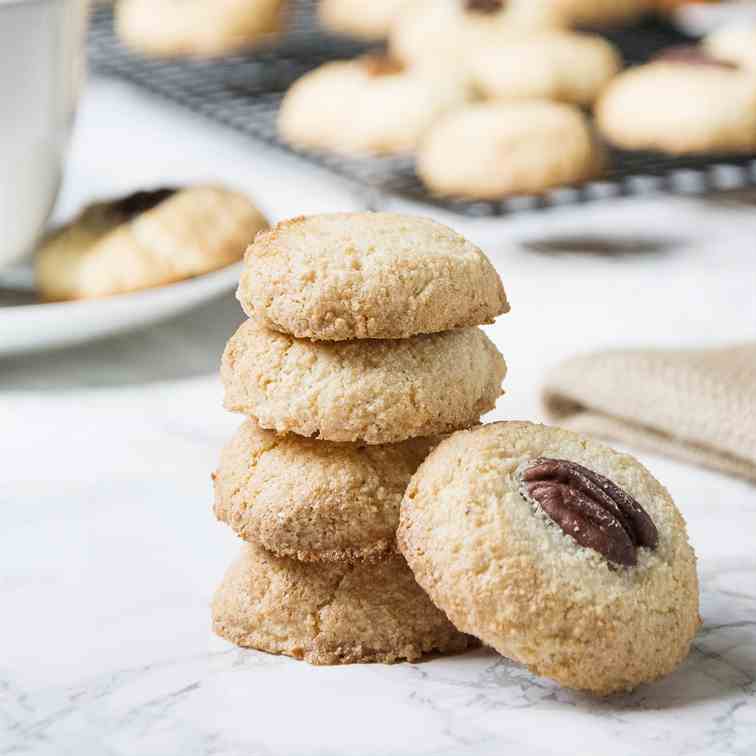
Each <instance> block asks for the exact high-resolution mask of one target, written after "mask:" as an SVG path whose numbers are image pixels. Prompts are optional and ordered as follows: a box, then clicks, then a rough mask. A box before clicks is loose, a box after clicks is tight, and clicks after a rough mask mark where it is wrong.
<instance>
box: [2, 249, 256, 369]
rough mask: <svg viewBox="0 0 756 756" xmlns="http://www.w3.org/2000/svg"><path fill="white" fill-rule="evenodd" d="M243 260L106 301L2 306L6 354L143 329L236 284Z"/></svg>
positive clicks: (3, 342)
mask: <svg viewBox="0 0 756 756" xmlns="http://www.w3.org/2000/svg"><path fill="white" fill-rule="evenodd" d="M240 273H241V263H236V264H234V265H230V266H228V267H227V268H223V269H221V270H218V271H215V272H213V273H207V274H205V275H204V276H198V277H197V278H191V279H189V280H187V281H181V282H179V283H175V284H169V285H168V286H160V287H158V288H155V289H146V290H145V291H138V292H134V293H133V294H120V295H117V296H114V297H108V298H106V299H91V300H83V301H80V302H61V303H51V304H25V305H20V306H18V305H17V306H6V307H0V355H5V354H15V353H19V352H31V351H37V350H40V349H47V348H49V347H59V346H67V345H69V344H77V343H80V342H82V341H89V340H91V339H96V338H100V337H102V336H110V335H112V334H116V333H122V332H124V331H129V330H133V329H136V328H141V327H143V326H146V325H149V324H150V323H154V322H156V321H158V320H163V319H165V318H169V317H171V316H173V315H178V314H179V313H181V312H184V311H186V310H189V309H191V308H192V307H195V306H197V305H199V304H201V303H202V302H205V301H207V300H209V299H213V298H214V297H216V296H218V295H219V294H221V293H223V292H225V291H228V290H230V289H232V288H234V287H235V286H236V284H237V282H238V280H239V274H240Z"/></svg>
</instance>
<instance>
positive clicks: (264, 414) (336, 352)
mask: <svg viewBox="0 0 756 756" xmlns="http://www.w3.org/2000/svg"><path fill="white" fill-rule="evenodd" d="M505 373H506V365H505V363H504V360H503V359H502V357H501V355H500V354H499V352H498V350H497V349H496V347H495V346H494V345H493V344H492V343H491V341H490V340H489V339H488V338H487V337H486V335H485V334H484V333H483V332H482V331H481V330H479V329H478V328H465V329H462V330H458V331H447V332H445V333H438V334H432V335H429V336H414V337H412V338H409V339H394V340H385V341H373V340H366V341H343V342H326V341H305V340H298V339H295V338H293V337H291V336H288V335H286V334H282V333H278V332H276V331H271V330H269V329H266V328H264V327H262V326H260V325H258V324H257V323H255V322H254V321H252V320H248V321H247V322H246V323H244V324H242V326H241V327H240V328H239V330H238V331H237V332H236V333H235V334H234V336H232V338H231V339H230V341H229V342H228V344H227V346H226V350H225V352H224V354H223V361H222V364H221V379H222V381H223V385H224V387H225V407H226V409H228V410H231V411H232V412H242V413H244V414H245V415H250V416H253V417H255V418H257V420H258V421H259V423H260V425H261V426H262V427H263V428H268V429H270V430H276V431H278V432H293V433H298V434H300V435H302V436H309V437H312V438H318V439H322V440H326V441H360V442H365V443H368V444H385V443H394V442H397V441H404V440H406V439H408V438H414V437H416V436H433V435H436V434H439V433H445V432H447V431H449V430H453V429H456V428H463V427H468V426H470V425H471V424H473V423H474V422H476V421H477V419H478V418H479V417H480V416H481V415H482V414H483V413H485V412H488V411H489V410H491V409H493V407H494V405H495V403H496V400H497V399H498V397H499V396H500V395H501V393H502V391H501V381H502V379H503V378H504V375H505Z"/></svg>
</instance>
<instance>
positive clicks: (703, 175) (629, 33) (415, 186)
mask: <svg viewBox="0 0 756 756" xmlns="http://www.w3.org/2000/svg"><path fill="white" fill-rule="evenodd" d="M293 5H294V11H293V13H292V16H291V18H290V31H289V33H287V35H286V36H285V37H284V38H283V39H282V40H280V41H279V42H278V43H276V44H275V45H274V46H273V45H272V46H270V47H267V48H265V49H260V50H256V51H255V52H253V53H250V54H247V55H234V56H229V57H224V58H219V59H214V60H148V59H145V58H142V57H140V56H138V55H135V54H133V53H131V52H129V51H128V50H126V48H124V47H123V45H121V44H120V42H119V41H118V40H117V38H116V36H115V34H114V32H113V16H112V11H111V10H110V9H108V8H101V9H99V10H97V11H95V13H94V14H93V18H92V23H91V27H90V33H89V45H88V47H89V59H90V65H91V66H92V68H93V69H94V70H95V71H96V72H98V73H102V74H106V75H110V76H115V77H118V78H121V79H125V80H128V81H130V82H132V83H134V84H136V85H138V86H140V87H143V88H144V89H147V90H149V91H151V92H153V93H154V94H157V95H159V96H162V97H164V98H166V99H168V100H171V101H172V102H175V103H177V104H179V105H181V106H184V107H186V108H188V109H189V110H191V111H192V112H194V113H198V114H201V115H203V116H206V117H208V118H210V119H212V120H214V121H216V122H218V123H221V124H224V125H225V126H229V127H231V128H232V129H234V130H236V131H239V132H241V133H243V134H246V135H247V136H250V137H253V138H254V139H256V140H258V141H260V142H264V143H265V144H268V145H271V146H273V147H276V148H278V149H281V150H285V151H287V152H290V153H294V154H297V155H301V156H302V157H304V158H306V159H308V160H310V161H312V162H314V163H317V164H318V165H321V166H323V167H325V168H327V169H329V170H330V171H332V172H333V173H335V174H338V175H339V176H341V177H342V178H344V179H347V180H349V181H350V182H353V183H354V184H355V185H356V186H358V187H360V188H361V190H363V191H366V192H370V193H371V194H372V195H373V197H374V201H375V204H376V205H380V198H381V196H386V195H389V196H391V195H393V196H395V197H401V198H403V199H407V200H410V201H413V202H419V203H424V204H429V205H433V206H436V207H439V208H442V209H445V210H449V211H452V212H456V213H459V214H462V215H468V216H474V217H490V216H498V215H505V214H508V213H511V212H514V211H517V210H524V209H535V208H545V207H550V206H554V205H563V204H570V203H575V202H587V201H592V200H597V199H604V198H608V197H617V196H627V195H638V194H645V193H648V192H652V191H656V190H659V189H666V190H672V191H677V192H685V193H703V192H707V191H712V190H718V189H733V188H742V187H746V186H754V185H756V155H753V156H737V157H733V156H716V155H707V156H703V157H702V156H694V157H668V156H663V155H658V154H652V153H640V152H633V153H630V152H623V151H616V150H614V151H612V152H611V155H610V166H611V167H610V169H609V170H608V171H607V172H606V173H605V174H604V175H603V176H602V178H601V179H600V180H598V181H591V182H588V183H585V184H582V185H580V186H574V187H571V186H570V187H560V188H558V189H554V190H551V191H549V192H547V193H545V194H543V195H539V196H517V197H508V198H506V199H501V200H496V201H470V200H461V199H451V198H444V197H438V196H435V195H433V194H430V193H429V192H428V191H427V190H426V189H425V188H424V186H423V185H422V183H421V182H420V181H419V179H418V178H417V176H416V174H415V170H414V162H413V160H412V159H411V158H408V157H386V158H383V157H381V158H346V157H342V156H337V155H333V154H329V153H322V152H310V151H307V152H304V151H300V150H295V149H292V148H291V147H289V146H288V145H286V144H284V143H283V142H281V141H279V139H278V137H277V134H276V114H277V112H278V107H279V105H280V103H281V99H282V97H283V94H284V93H285V91H286V89H287V88H288V87H289V85H290V84H291V83H292V82H294V81H295V80H296V79H297V78H299V77H300V76H301V75H302V74H304V73H306V72H307V71H309V70H310V69H312V68H315V67H316V66H318V65H320V64H321V63H324V62H325V61H327V60H333V59H336V58H350V57H353V56H355V55H358V54H359V53H361V52H364V51H365V49H367V48H366V47H365V46H364V45H361V44H359V43H356V42H352V41H350V40H347V39H345V38H342V37H337V36H334V35H329V34H327V33H325V32H323V31H322V30H321V29H319V28H318V27H317V22H316V20H315V15H314V12H313V5H314V3H313V2H312V0H300V2H299V3H294V4H293ZM606 36H607V37H608V38H609V39H610V40H611V41H612V42H614V44H615V45H617V47H618V48H619V49H620V51H621V52H622V54H623V56H624V58H625V61H626V62H627V63H628V64H635V63H640V62H642V61H644V60H647V59H648V58H649V57H651V56H653V55H654V54H655V53H656V52H658V51H659V50H661V49H663V48H665V47H669V46H671V45H675V44H681V43H683V44H684V43H685V42H688V41H689V40H688V38H686V37H685V36H684V35H683V34H681V33H680V32H678V31H676V30H675V29H674V28H673V27H671V26H668V25H665V24H663V23H660V22H658V21H654V20H648V21H646V22H644V23H642V24H640V25H638V26H636V27H633V28H630V29H623V30H621V31H617V32H613V33H609V34H606Z"/></svg>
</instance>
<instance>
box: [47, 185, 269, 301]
mask: <svg viewBox="0 0 756 756" xmlns="http://www.w3.org/2000/svg"><path fill="white" fill-rule="evenodd" d="M267 225H268V224H267V222H266V220H265V218H264V217H263V215H262V214H261V213H260V211H259V210H257V208H255V207H254V205H252V203H251V202H250V201H249V200H248V199H247V198H246V197H245V196H243V195H242V194H239V193H238V192H233V191H230V190H228V189H223V188H220V187H213V186H201V187H194V188H190V189H157V190H152V191H147V192H137V193H135V194H132V195H129V196H128V197H123V198H121V199H117V200H112V201H109V202H100V203H98V204H95V205H91V206H90V207H88V208H86V209H85V210H84V211H83V212H82V213H81V214H80V215H79V216H78V217H77V218H75V219H74V220H73V221H71V222H70V223H69V224H67V225H65V226H63V227H62V228H60V229H58V230H57V231H55V232H54V233H53V234H51V235H50V236H49V237H48V238H47V239H46V240H45V241H44V242H43V243H42V245H41V247H40V249H39V251H38V254H37V258H36V271H35V273H36V282H37V289H38V292H39V295H40V296H41V297H42V298H43V299H46V300H67V299H88V298H93V297H105V296H109V295H111V294H120V293H124V292H129V291H137V290H139V289H147V288H150V287H153V286H162V285H164V284H168V283H173V282H175V281H181V280H183V279H185V278H190V277H192V276H198V275H202V274H203V273H208V272H210V271H213V270H217V269H218V268H222V267H224V266H226V265H230V264H231V263H234V262H237V261H238V260H240V259H241V257H242V255H243V254H244V249H245V247H246V246H247V244H249V242H250V241H251V240H252V239H253V238H254V236H255V234H256V233H257V232H258V231H260V230H261V229H263V228H266V227H267Z"/></svg>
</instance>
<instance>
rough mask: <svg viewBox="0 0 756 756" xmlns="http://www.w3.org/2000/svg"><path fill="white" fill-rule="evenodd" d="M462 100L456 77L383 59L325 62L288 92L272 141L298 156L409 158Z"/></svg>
mask: <svg viewBox="0 0 756 756" xmlns="http://www.w3.org/2000/svg"><path fill="white" fill-rule="evenodd" d="M468 98H469V88H468V86H467V83H466V82H465V80H464V79H463V78H462V77H461V76H457V75H453V74H452V73H450V72H448V71H446V72H442V71H440V70H437V69H436V68H429V67H421V66H406V65H404V64H403V63H400V62H398V61H397V60H395V59H392V58H388V57H385V56H383V55H378V54H373V55H365V56H363V57H361V58H357V59H356V60H349V61H332V62H330V63H325V64H323V65H322V66H319V67H318V68H316V69H314V70H313V71H310V72H309V73H306V74H305V75H304V76H302V77H301V78H300V79H298V80H297V81H296V82H294V84H293V85H292V86H291V88H290V89H289V91H288V92H287V93H286V96H285V97H284V99H283V102H282V103H281V108H280V110H279V113H278V133H279V135H280V137H281V139H283V140H284V141H285V142H288V143H289V144H292V145H294V146H296V147H301V148H305V149H320V150H327V151H330V152H338V153H345V154H356V155H359V154H376V155H391V154H401V153H407V152H410V151H412V150H413V149H414V148H415V146H416V145H417V142H418V140H419V139H420V137H421V136H422V135H423V134H424V133H425V132H426V131H427V129H428V127H429V126H430V125H431V124H432V123H433V121H434V120H435V119H436V118H438V117H439V116H440V115H442V114H443V113H445V112H446V111H448V110H450V109H451V108H454V107H456V106H458V105H461V104H462V103H464V102H465V101H466V100H467V99H468Z"/></svg>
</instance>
